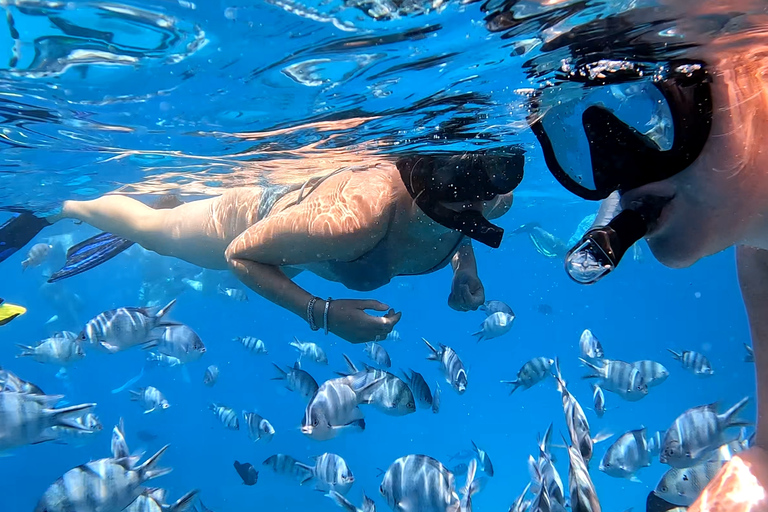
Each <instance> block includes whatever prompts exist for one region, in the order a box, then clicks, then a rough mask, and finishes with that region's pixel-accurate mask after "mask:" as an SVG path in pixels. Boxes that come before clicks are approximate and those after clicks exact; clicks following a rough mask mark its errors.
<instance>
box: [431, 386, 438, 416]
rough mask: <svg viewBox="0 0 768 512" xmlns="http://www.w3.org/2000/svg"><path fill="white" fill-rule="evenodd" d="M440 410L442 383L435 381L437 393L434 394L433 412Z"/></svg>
mask: <svg viewBox="0 0 768 512" xmlns="http://www.w3.org/2000/svg"><path fill="white" fill-rule="evenodd" d="M439 412H440V383H439V382H435V393H434V394H433V395H432V413H433V414H437V413H439Z"/></svg>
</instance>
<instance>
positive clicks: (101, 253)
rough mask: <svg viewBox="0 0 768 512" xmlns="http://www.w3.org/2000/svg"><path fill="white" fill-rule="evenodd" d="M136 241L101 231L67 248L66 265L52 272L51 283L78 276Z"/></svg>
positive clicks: (49, 279) (49, 280)
mask: <svg viewBox="0 0 768 512" xmlns="http://www.w3.org/2000/svg"><path fill="white" fill-rule="evenodd" d="M133 244H134V243H133V242H132V241H130V240H127V239H125V238H122V237H119V236H115V235H113V234H112V233H99V234H98V235H96V236H93V237H91V238H89V239H87V240H84V241H82V242H80V243H79V244H77V245H74V246H72V247H70V248H69V250H67V261H66V262H65V263H64V266H63V267H62V268H60V269H59V270H57V271H56V272H54V273H53V274H51V276H50V277H49V278H48V282H49V283H55V282H57V281H61V280H62V279H66V278H68V277H72V276H76V275H78V274H81V273H83V272H85V271H86V270H90V269H92V268H94V267H97V266H99V265H101V264H102V263H105V262H107V261H109V260H111V259H112V258H114V257H115V256H117V255H118V254H120V253H122V252H123V251H125V250H126V249H128V248H129V247H131V246H132V245H133Z"/></svg>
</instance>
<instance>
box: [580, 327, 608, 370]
mask: <svg viewBox="0 0 768 512" xmlns="http://www.w3.org/2000/svg"><path fill="white" fill-rule="evenodd" d="M579 351H580V352H581V357H582V358H584V359H586V360H588V361H591V362H594V361H596V360H598V359H602V358H603V357H604V355H605V353H604V352H603V346H602V345H601V344H600V341H599V340H598V339H597V338H596V337H595V335H594V334H592V331H590V330H589V329H584V332H582V333H581V337H580V338H579Z"/></svg>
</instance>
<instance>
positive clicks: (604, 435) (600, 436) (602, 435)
mask: <svg viewBox="0 0 768 512" xmlns="http://www.w3.org/2000/svg"><path fill="white" fill-rule="evenodd" d="M612 437H613V432H610V431H607V430H601V431H600V432H598V433H597V435H595V437H593V438H592V442H593V443H602V442H603V441H605V440H606V439H610V438H612Z"/></svg>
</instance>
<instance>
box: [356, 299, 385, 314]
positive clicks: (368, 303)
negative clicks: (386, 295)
mask: <svg viewBox="0 0 768 512" xmlns="http://www.w3.org/2000/svg"><path fill="white" fill-rule="evenodd" d="M360 309H372V310H374V311H386V310H388V309H389V306H387V305H386V304H383V303H381V302H379V301H377V300H361V301H360Z"/></svg>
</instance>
